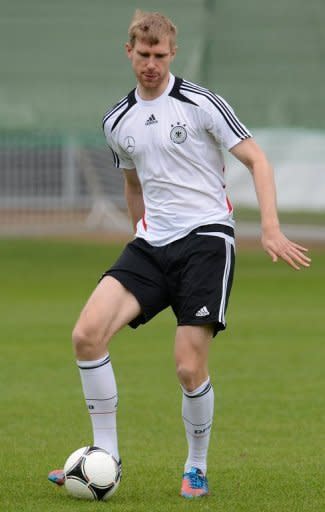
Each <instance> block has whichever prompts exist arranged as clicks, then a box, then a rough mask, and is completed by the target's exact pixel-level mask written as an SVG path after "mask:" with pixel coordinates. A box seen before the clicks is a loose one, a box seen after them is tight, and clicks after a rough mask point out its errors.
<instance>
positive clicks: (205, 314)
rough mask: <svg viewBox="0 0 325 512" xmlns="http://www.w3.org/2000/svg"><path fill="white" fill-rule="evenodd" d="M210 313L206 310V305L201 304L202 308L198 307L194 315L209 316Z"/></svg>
mask: <svg viewBox="0 0 325 512" xmlns="http://www.w3.org/2000/svg"><path fill="white" fill-rule="evenodd" d="M209 315H210V311H209V310H208V308H207V307H206V306H203V308H201V309H199V311H197V312H196V313H195V316H209Z"/></svg>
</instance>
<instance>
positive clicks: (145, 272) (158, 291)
mask: <svg viewBox="0 0 325 512" xmlns="http://www.w3.org/2000/svg"><path fill="white" fill-rule="evenodd" d="M160 253H161V249H160V248H157V247H152V246H150V245H149V244H148V243H147V242H146V241H145V240H142V239H140V238H136V239H135V240H133V241H132V242H130V243H129V244H128V245H127V246H126V247H125V249H124V251H123V252H122V254H121V255H120V257H119V258H118V260H117V261H116V262H115V263H114V265H113V266H112V267H111V268H110V269H108V270H107V271H106V272H105V273H104V276H111V277H114V278H115V279H117V280H118V281H119V282H120V283H121V284H122V285H123V286H124V288H126V289H127V290H128V291H129V292H130V293H131V294H132V295H133V296H134V297H135V298H136V299H137V301H138V303H139V305H140V309H141V311H140V313H139V314H138V315H137V316H136V317H135V318H134V319H132V320H131V321H130V326H131V327H133V328H136V327H138V325H140V324H144V323H146V322H148V321H149V320H150V319H151V318H153V317H154V316H155V315H157V314H158V313H159V312H160V311H162V310H163V309H165V308H166V307H167V306H169V304H170V298H169V293H168V286H167V280H166V276H165V273H164V268H163V267H162V265H161V263H160V258H159V254H160Z"/></svg>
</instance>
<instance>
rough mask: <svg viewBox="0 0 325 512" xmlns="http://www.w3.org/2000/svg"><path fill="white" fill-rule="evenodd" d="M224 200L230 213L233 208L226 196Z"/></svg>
mask: <svg viewBox="0 0 325 512" xmlns="http://www.w3.org/2000/svg"><path fill="white" fill-rule="evenodd" d="M226 201H227V206H228V212H229V213H231V212H232V211H233V209H234V208H233V206H232V204H231V202H230V199H229V197H228V196H226Z"/></svg>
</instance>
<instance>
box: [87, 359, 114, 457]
mask: <svg viewBox="0 0 325 512" xmlns="http://www.w3.org/2000/svg"><path fill="white" fill-rule="evenodd" d="M110 361H111V360H110V356H109V354H106V355H105V356H104V357H102V358H101V359H98V360H96V361H77V365H78V367H79V371H80V377H81V383H82V388H83V392H84V396H85V399H86V404H87V407H88V412H89V414H90V418H91V422H92V427H93V435H94V446H98V447H99V448H104V449H105V450H107V451H108V452H110V453H111V454H112V455H113V456H114V457H115V458H116V460H117V461H118V460H119V458H120V456H119V452H118V443H117V431H116V410H117V402H118V395H117V388H116V382H115V377H114V372H113V368H112V365H111V362H110Z"/></svg>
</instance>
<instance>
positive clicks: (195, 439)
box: [182, 379, 214, 474]
mask: <svg viewBox="0 0 325 512" xmlns="http://www.w3.org/2000/svg"><path fill="white" fill-rule="evenodd" d="M182 390H183V402H182V415H183V421H184V426H185V431H186V438H187V443H188V457H187V460H186V462H185V472H187V471H189V470H190V469H191V467H193V466H194V467H196V468H199V469H201V471H202V472H203V473H204V474H206V471H207V455H208V448H209V441H210V431H211V426H212V420H213V410H214V392H213V387H212V385H211V383H210V379H208V380H206V381H205V382H203V384H202V385H201V386H199V387H198V388H197V389H195V390H194V391H187V390H186V389H184V388H183V387H182Z"/></svg>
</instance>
